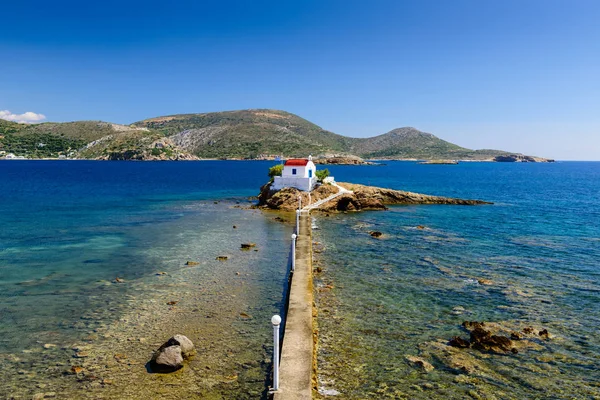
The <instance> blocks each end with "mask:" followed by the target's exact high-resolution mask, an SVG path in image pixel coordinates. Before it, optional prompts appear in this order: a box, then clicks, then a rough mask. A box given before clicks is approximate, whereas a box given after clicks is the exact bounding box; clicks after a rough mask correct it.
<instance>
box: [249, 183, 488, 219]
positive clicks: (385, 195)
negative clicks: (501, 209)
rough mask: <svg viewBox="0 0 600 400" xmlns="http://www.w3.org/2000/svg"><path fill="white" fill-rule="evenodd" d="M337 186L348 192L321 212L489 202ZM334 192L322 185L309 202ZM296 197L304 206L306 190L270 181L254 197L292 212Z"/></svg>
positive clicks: (265, 205) (264, 205) (270, 206)
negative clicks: (277, 187) (276, 185)
mask: <svg viewBox="0 0 600 400" xmlns="http://www.w3.org/2000/svg"><path fill="white" fill-rule="evenodd" d="M338 185H339V186H341V187H343V188H344V189H347V190H349V191H351V193H345V194H343V195H341V196H339V197H337V198H335V199H333V200H330V201H328V202H326V203H324V204H322V205H321V206H320V207H318V209H317V210H319V211H324V212H343V211H361V210H386V209H387V206H388V205H401V204H454V205H479V204H492V203H489V202H486V201H482V200H463V199H457V198H452V197H442V196H430V195H426V194H420V193H413V192H406V191H402V190H393V189H385V188H380V187H374V186H365V185H358V184H353V183H338ZM338 191H339V189H338V188H337V187H335V186H333V185H329V184H324V185H321V186H319V187H317V188H316V189H314V190H313V191H312V192H311V193H310V195H311V199H310V200H311V202H312V203H316V202H317V201H319V200H322V199H325V198H327V197H329V196H331V195H333V194H335V193H338ZM299 196H300V197H301V198H302V204H303V205H307V204H308V201H309V199H308V193H307V192H303V191H301V190H298V189H296V188H284V189H281V190H279V191H275V190H273V189H272V188H271V184H270V183H268V184H266V185H264V186H262V187H261V190H260V194H259V196H258V207H260V208H265V209H271V210H280V211H294V210H296V209H297V208H298V197H299Z"/></svg>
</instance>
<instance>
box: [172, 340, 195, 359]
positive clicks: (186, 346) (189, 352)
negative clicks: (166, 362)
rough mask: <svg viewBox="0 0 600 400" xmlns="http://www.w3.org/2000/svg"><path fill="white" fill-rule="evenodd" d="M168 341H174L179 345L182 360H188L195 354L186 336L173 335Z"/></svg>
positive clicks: (192, 344)
mask: <svg viewBox="0 0 600 400" xmlns="http://www.w3.org/2000/svg"><path fill="white" fill-rule="evenodd" d="M169 340H174V341H176V342H177V343H179V347H181V354H182V355H183V358H190V357H191V356H193V355H194V354H195V353H196V349H195V347H194V343H192V341H191V340H190V339H188V337H187V336H183V335H175V336H173V337H172V338H171V339H169Z"/></svg>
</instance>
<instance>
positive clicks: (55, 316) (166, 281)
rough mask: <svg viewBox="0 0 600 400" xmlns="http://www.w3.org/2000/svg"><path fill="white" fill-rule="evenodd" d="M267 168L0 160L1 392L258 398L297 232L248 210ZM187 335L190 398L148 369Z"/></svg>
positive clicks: (184, 382) (183, 379) (179, 380)
mask: <svg viewBox="0 0 600 400" xmlns="http://www.w3.org/2000/svg"><path fill="white" fill-rule="evenodd" d="M270 165H272V163H263V162H210V161H208V162H190V163H168V162H166V163H120V162H109V163H103V162H87V161H78V162H69V161H67V162H44V161H37V162H28V161H23V162H10V161H8V162H0V186H1V187H2V194H0V196H1V197H0V226H1V227H2V229H1V231H0V304H1V305H0V376H1V377H2V379H3V382H4V384H3V385H2V388H1V389H0V398H5V397H14V398H31V397H32V396H33V395H34V394H36V393H40V392H57V393H58V394H59V395H62V396H63V398H86V397H89V398H97V397H98V396H104V397H108V398H120V397H122V396H123V395H124V394H125V393H127V390H129V391H131V390H133V392H131V393H129V396H130V397H131V398H142V397H144V396H146V397H147V396H148V395H150V396H151V395H155V394H156V393H161V394H162V396H163V398H181V396H184V397H186V398H192V397H194V396H195V397H201V398H223V396H224V395H223V393H229V395H233V396H234V397H236V398H257V397H260V395H261V393H262V392H263V390H264V387H265V377H266V376H267V374H268V372H267V369H268V364H267V363H265V359H268V357H269V353H268V352H269V351H270V350H269V349H270V346H269V345H270V338H271V336H270V334H271V333H270V325H269V322H268V321H269V319H270V316H271V315H272V314H273V313H275V312H278V311H279V309H280V307H281V299H282V296H283V288H284V282H285V279H286V276H285V274H286V263H287V257H288V244H289V239H288V238H289V235H290V234H291V228H290V227H289V226H287V225H285V224H281V223H279V222H275V221H273V218H272V216H269V215H265V214H263V213H261V212H258V211H252V210H244V209H240V207H245V206H247V205H249V204H250V203H249V202H248V200H247V197H248V196H253V195H256V193H257V192H258V187H260V185H261V184H263V183H264V181H265V180H266V179H267V177H266V174H267V171H268V167H269V166H270ZM233 225H236V229H234V228H233ZM243 242H254V243H256V244H257V249H258V251H257V252H253V251H251V252H241V251H240V250H239V247H240V243H243ZM218 255H228V256H229V260H228V261H226V262H218V261H216V260H215V258H216V256H218ZM188 260H191V261H197V262H199V265H197V266H192V267H188V266H185V265H184V264H185V262H186V261H188ZM159 272H160V273H161V274H162V273H164V275H157V273H159ZM116 277H119V278H121V279H123V280H124V282H123V283H114V280H115V278H116ZM172 301H175V302H177V304H176V305H174V306H168V305H167V303H168V302H172ZM242 315H243V316H242ZM207 318H208V319H207ZM178 332H180V333H184V334H187V335H188V336H190V338H192V340H194V341H195V342H196V344H197V346H198V347H199V349H200V350H199V356H198V357H197V358H195V359H194V360H193V361H192V362H191V363H190V365H189V366H188V367H189V368H186V369H185V370H186V372H182V373H181V374H178V375H176V376H174V378H173V379H175V382H170V383H169V384H170V385H181V386H185V387H186V390H187V392H182V391H181V390H177V391H175V390H173V386H170V390H164V388H165V385H164V382H163V380H164V379H163V378H161V377H160V376H156V375H152V374H147V373H146V370H145V367H144V364H145V362H146V361H147V360H148V359H149V357H150V355H151V354H152V350H153V349H155V348H156V347H157V345H160V344H161V341H164V340H166V339H167V338H168V337H169V336H171V335H173V334H175V333H178ZM224 337H227V338H230V339H228V340H226V341H223V340H222V338H224ZM44 345H49V346H46V347H48V348H44ZM81 348H85V349H86V350H85V352H86V353H89V354H88V355H86V356H85V357H84V358H78V357H77V356H76V353H77V352H78V351H77V350H78V349H79V350H80V349H81ZM115 354H117V355H118V354H125V355H126V356H127V360H130V361H131V362H130V363H129V364H127V369H126V372H127V373H123V371H121V370H120V368H122V367H123V363H120V364H118V365H113V364H115V357H116V356H115ZM113 356H115V357H113ZM116 359H119V357H116ZM224 360H225V361H224ZM72 366H78V367H82V368H84V372H82V373H78V374H77V375H75V374H71V373H70V371H71V367H72ZM198 371H200V372H201V373H199V372H198ZM186 374H187V375H186ZM199 376H201V378H199ZM104 380H106V382H110V383H106V384H104V383H103V382H104ZM161 382H163V383H161ZM190 382H191V383H192V384H190ZM161 388H162V389H161ZM166 388H167V389H168V388H169V386H166ZM97 391H100V392H97ZM225 398H227V397H226V395H225Z"/></svg>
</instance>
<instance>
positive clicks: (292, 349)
mask: <svg viewBox="0 0 600 400" xmlns="http://www.w3.org/2000/svg"><path fill="white" fill-rule="evenodd" d="M312 278H313V277H312V224H311V218H310V213H308V212H304V211H303V212H302V213H301V214H300V229H299V232H298V239H297V241H296V269H295V271H294V275H293V278H292V285H291V287H290V299H289V306H288V311H287V318H286V325H285V336H284V339H283V346H282V348H281V361H280V366H279V390H278V391H276V392H275V393H274V395H273V399H274V400H299V399H304V400H310V399H311V398H312V370H313V346H314V344H313V281H312Z"/></svg>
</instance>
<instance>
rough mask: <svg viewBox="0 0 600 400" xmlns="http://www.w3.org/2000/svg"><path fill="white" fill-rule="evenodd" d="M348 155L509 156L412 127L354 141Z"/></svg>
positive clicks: (374, 157)
mask: <svg viewBox="0 0 600 400" xmlns="http://www.w3.org/2000/svg"><path fill="white" fill-rule="evenodd" d="M350 152H352V153H353V154H356V155H359V156H361V157H363V158H372V159H376V158H401V159H402V158H404V159H406V158H417V159H425V160H431V159H440V158H441V159H452V160H456V159H461V160H466V159H473V160H477V159H487V158H493V157H496V156H498V155H504V154H508V153H507V152H505V151H500V150H470V149H466V148H464V147H460V146H457V145H455V144H453V143H450V142H447V141H445V140H442V139H440V138H438V137H436V136H434V135H432V134H431V133H425V132H421V131H419V130H417V129H415V128H410V127H406V128H398V129H394V130H392V131H390V132H388V133H385V134H383V135H379V136H375V137H370V138H365V139H355V140H354V142H353V144H352V146H351V148H350Z"/></svg>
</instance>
